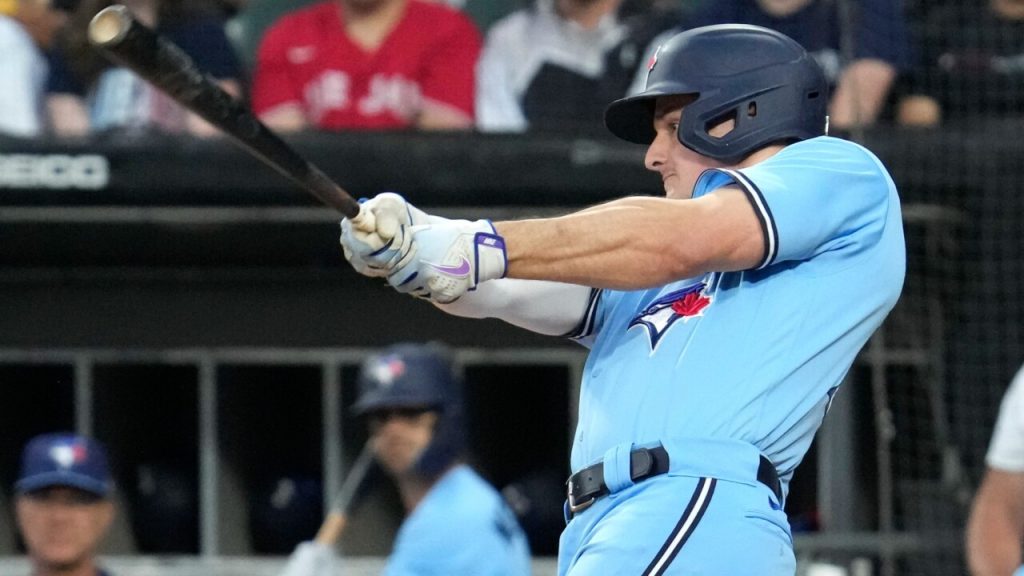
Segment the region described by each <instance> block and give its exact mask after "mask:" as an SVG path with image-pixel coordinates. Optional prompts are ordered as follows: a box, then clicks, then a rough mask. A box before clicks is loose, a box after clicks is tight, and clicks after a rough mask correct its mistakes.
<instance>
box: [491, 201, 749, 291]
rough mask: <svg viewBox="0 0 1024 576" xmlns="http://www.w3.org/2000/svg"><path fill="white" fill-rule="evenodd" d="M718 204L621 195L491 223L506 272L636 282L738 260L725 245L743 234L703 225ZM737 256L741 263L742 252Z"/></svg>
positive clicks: (628, 286) (619, 284)
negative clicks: (558, 212) (572, 209)
mask: <svg viewBox="0 0 1024 576" xmlns="http://www.w3.org/2000/svg"><path fill="white" fill-rule="evenodd" d="M718 205H719V199H708V200H701V201H696V200H669V199H665V198H640V197H636V198H624V199H622V200H616V201H613V202H609V203H607V204H602V205H600V206H596V207H593V208H589V209H586V210H582V211H580V212H576V213H573V214H570V215H567V216H562V217H559V218H549V219H541V220H520V221H508V222H498V223H495V228H496V229H497V231H498V233H499V234H501V235H502V236H503V237H504V238H505V244H506V249H507V251H508V270H507V274H506V275H507V277H509V278H523V279H530V280H552V281H556V282H566V283H571V284H582V285H585V286H593V287H595V288H612V289H620V290H635V289H642V288H649V287H652V286H660V285H663V284H666V283H668V282H672V281H674V280H678V279H681V278H688V277H692V276H696V275H699V274H702V273H705V272H707V271H709V270H713V269H719V270H724V269H740V268H742V267H743V266H742V265H741V266H736V264H735V262H732V261H731V260H733V258H732V257H731V248H730V247H731V246H732V245H733V243H734V242H735V241H736V239H739V238H741V236H742V235H740V234H737V236H736V238H735V239H733V238H723V237H721V236H720V235H716V234H711V233H706V232H707V230H708V225H709V223H710V222H711V220H712V219H713V218H716V217H719V216H721V214H719V212H718V211H717V208H716V206H718ZM750 217H751V218H753V216H752V215H751V216H750ZM723 256H728V257H727V258H726V257H723ZM741 260H743V264H744V265H745V264H747V263H748V262H747V260H749V259H748V258H741Z"/></svg>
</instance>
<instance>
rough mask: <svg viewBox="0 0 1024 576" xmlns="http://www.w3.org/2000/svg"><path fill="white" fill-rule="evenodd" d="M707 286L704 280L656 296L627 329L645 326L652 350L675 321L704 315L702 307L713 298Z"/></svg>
mask: <svg viewBox="0 0 1024 576" xmlns="http://www.w3.org/2000/svg"><path fill="white" fill-rule="evenodd" d="M707 287H708V284H707V283H706V282H699V283H697V284H695V285H693V286H687V287H686V288H683V289H682V290H676V291H675V292H670V293H668V294H666V295H665V296H662V297H661V298H658V299H657V300H655V301H654V302H652V303H651V304H650V305H649V306H647V308H644V310H643V311H642V312H641V313H640V314H639V315H637V317H636V318H633V320H632V321H631V322H630V323H629V326H628V327H627V330H628V329H629V328H632V327H634V326H643V327H644V328H646V329H647V336H648V337H650V339H651V350H654V349H655V348H656V347H657V346H658V342H659V341H660V340H661V337H662V336H664V335H665V333H666V332H668V329H669V328H671V327H672V325H673V324H675V323H676V322H677V321H679V320H682V321H683V322H684V323H685V322H687V321H689V320H690V318H696V317H698V316H703V315H704V309H705V308H707V307H708V306H710V305H711V302H712V301H713V300H714V299H713V298H712V297H711V296H709V295H708V294H707Z"/></svg>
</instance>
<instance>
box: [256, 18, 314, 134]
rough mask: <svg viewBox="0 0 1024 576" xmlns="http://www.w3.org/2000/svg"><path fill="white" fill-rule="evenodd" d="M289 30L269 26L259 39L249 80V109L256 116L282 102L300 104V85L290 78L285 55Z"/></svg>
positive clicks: (280, 26) (289, 35) (278, 25)
mask: <svg viewBox="0 0 1024 576" xmlns="http://www.w3.org/2000/svg"><path fill="white" fill-rule="evenodd" d="M290 37H291V34H290V30H289V29H288V28H286V27H284V26H282V25H281V24H277V25H275V26H272V27H271V28H270V30H268V31H267V33H266V35H264V37H263V40H262V41H260V45H259V49H258V50H257V52H256V65H255V67H254V70H253V79H252V96H251V97H252V108H253V110H254V111H255V112H256V114H257V115H259V114H263V113H264V112H267V111H268V110H271V109H272V108H276V107H278V106H281V105H282V104H288V103H295V104H300V105H301V104H302V93H301V87H300V86H298V85H297V84H296V83H295V82H293V81H292V75H291V73H290V65H289V63H288V60H287V58H286V53H287V50H288V39H289V38H290Z"/></svg>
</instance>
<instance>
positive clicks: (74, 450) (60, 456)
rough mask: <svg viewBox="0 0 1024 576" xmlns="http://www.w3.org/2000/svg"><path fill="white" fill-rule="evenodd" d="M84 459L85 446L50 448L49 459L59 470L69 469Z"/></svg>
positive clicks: (73, 445) (63, 445) (62, 445)
mask: <svg viewBox="0 0 1024 576" xmlns="http://www.w3.org/2000/svg"><path fill="white" fill-rule="evenodd" d="M85 457H86V452H85V446H82V445H81V444H61V445H58V446H54V447H53V448H50V458H51V459H52V460H53V461H54V462H56V463H57V465H58V466H60V467H61V468H71V467H72V466H74V465H75V464H76V463H78V462H82V461H83V460H85Z"/></svg>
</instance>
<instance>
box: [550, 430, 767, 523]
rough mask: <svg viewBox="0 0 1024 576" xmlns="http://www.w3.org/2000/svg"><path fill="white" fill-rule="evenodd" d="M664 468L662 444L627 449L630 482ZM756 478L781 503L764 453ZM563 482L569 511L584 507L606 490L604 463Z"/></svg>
mask: <svg viewBox="0 0 1024 576" xmlns="http://www.w3.org/2000/svg"><path fill="white" fill-rule="evenodd" d="M665 472H668V452H667V451H666V450H665V447H664V446H655V447H654V448H636V449H634V450H633V451H632V452H630V453H629V477H630V478H631V479H632V480H633V482H639V481H641V480H643V479H645V478H650V477H651V476H657V475H658V474H664V473H665ZM757 481H758V482H760V483H762V484H764V485H765V486H767V487H768V488H769V489H770V490H771V491H772V493H773V494H775V497H776V498H777V499H778V500H779V503H782V483H781V482H779V474H778V472H776V471H775V465H774V464H772V463H771V461H770V460H768V459H767V458H765V457H764V456H763V455H762V456H761V462H760V463H759V464H758V466H757ZM566 486H567V489H566V494H567V497H568V499H569V511H570V512H572V513H573V514H575V513H577V512H581V511H583V510H586V509H587V508H589V507H590V505H591V504H593V503H594V500H597V499H598V498H600V497H601V496H604V495H605V494H607V493H608V486H607V485H605V483H604V464H603V463H601V462H598V463H597V464H593V465H591V466H587V467H586V468H584V469H583V470H580V471H579V472H577V473H575V474H573V475H572V476H569V481H568V482H566Z"/></svg>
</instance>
